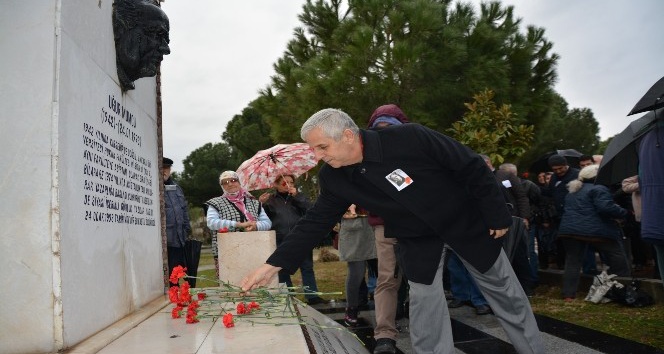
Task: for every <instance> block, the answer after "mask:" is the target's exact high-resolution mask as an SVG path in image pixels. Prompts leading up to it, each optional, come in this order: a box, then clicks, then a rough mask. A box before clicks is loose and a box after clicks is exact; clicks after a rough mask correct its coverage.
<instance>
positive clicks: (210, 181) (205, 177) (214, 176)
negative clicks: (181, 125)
mask: <svg viewBox="0 0 664 354" xmlns="http://www.w3.org/2000/svg"><path fill="white" fill-rule="evenodd" d="M183 163H184V170H183V171H182V173H181V174H180V175H179V176H178V182H179V184H180V186H181V187H182V189H184V191H185V196H186V198H187V201H188V202H189V203H190V204H191V205H194V206H201V205H203V203H204V202H205V201H207V200H208V199H210V198H213V197H215V196H218V195H220V194H221V187H220V186H219V175H220V174H221V172H223V171H225V170H235V169H236V168H237V166H238V159H237V158H236V157H234V153H233V151H232V150H231V148H230V147H229V146H228V144H226V143H216V144H212V143H207V144H205V145H203V146H201V147H199V148H198V149H196V150H194V151H193V152H191V154H189V156H187V158H185V159H184V161H183Z"/></svg>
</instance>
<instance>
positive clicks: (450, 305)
mask: <svg viewBox="0 0 664 354" xmlns="http://www.w3.org/2000/svg"><path fill="white" fill-rule="evenodd" d="M465 305H470V302H468V301H465V300H457V299H454V300H452V301H450V302H448V303H447V307H448V308H451V309H455V308H457V307H461V306H465Z"/></svg>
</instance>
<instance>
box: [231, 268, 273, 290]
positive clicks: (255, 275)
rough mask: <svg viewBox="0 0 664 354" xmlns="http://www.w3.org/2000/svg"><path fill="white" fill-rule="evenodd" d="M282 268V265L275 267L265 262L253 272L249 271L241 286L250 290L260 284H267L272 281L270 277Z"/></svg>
mask: <svg viewBox="0 0 664 354" xmlns="http://www.w3.org/2000/svg"><path fill="white" fill-rule="evenodd" d="M279 270H281V267H275V266H273V265H269V264H263V265H262V266H260V267H258V268H256V269H255V270H254V271H253V272H251V273H249V275H247V276H246V277H244V278H242V281H241V282H240V286H241V287H242V291H250V290H252V289H256V288H258V287H259V286H265V285H267V284H268V283H269V282H270V279H272V277H273V276H274V275H275V274H277V273H278V272H279Z"/></svg>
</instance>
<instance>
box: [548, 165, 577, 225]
mask: <svg viewBox="0 0 664 354" xmlns="http://www.w3.org/2000/svg"><path fill="white" fill-rule="evenodd" d="M577 178H579V169H578V168H573V167H570V168H568V169H567V172H566V173H565V174H564V175H563V176H562V177H558V175H557V174H555V173H554V174H553V176H551V181H550V182H549V187H548V188H547V189H546V190H543V191H542V194H544V195H546V196H549V197H552V198H553V203H554V206H555V207H556V212H557V213H558V215H557V219H558V220H560V218H561V217H562V216H563V212H564V211H565V197H566V196H567V193H569V191H568V190H567V183H569V182H571V181H574V180H576V179H577Z"/></svg>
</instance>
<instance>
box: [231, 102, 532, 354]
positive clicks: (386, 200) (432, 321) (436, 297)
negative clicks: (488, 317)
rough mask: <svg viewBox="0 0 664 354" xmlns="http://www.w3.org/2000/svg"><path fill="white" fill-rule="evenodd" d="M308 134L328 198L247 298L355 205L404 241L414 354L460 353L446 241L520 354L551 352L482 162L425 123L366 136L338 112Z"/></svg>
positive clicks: (251, 278)
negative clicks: (446, 275)
mask: <svg viewBox="0 0 664 354" xmlns="http://www.w3.org/2000/svg"><path fill="white" fill-rule="evenodd" d="M301 137H302V138H303V139H304V140H305V141H306V142H307V143H308V144H309V145H310V146H311V147H312V148H313V149H314V152H315V154H316V156H317V157H318V158H320V159H322V160H323V161H324V162H325V165H324V166H322V168H321V169H320V172H319V183H320V195H319V197H318V199H317V201H316V203H315V204H314V206H313V207H312V208H311V209H309V210H308V211H307V213H306V214H305V216H304V217H302V219H300V221H299V222H298V223H297V225H296V226H295V227H294V228H293V230H292V231H291V232H290V233H289V235H288V236H287V237H286V239H285V241H284V242H283V243H282V244H281V245H280V246H279V247H278V248H277V250H276V251H275V252H274V253H273V254H272V255H271V256H270V257H269V258H268V260H267V261H266V264H264V265H262V266H260V267H258V268H257V269H255V270H254V271H253V272H251V273H250V274H248V275H247V276H246V277H245V278H244V279H243V280H242V282H241V284H240V285H241V286H242V288H243V289H244V290H245V291H248V290H251V289H255V288H256V287H258V286H262V285H265V284H267V282H268V281H269V279H270V278H271V277H272V276H274V275H275V274H276V273H277V272H278V271H279V270H280V269H282V268H283V269H286V270H288V271H289V272H291V273H292V272H294V271H295V269H297V267H298V266H299V264H300V263H301V262H302V259H304V257H305V256H306V255H307V253H308V252H310V251H311V249H312V248H313V247H315V246H316V245H317V244H318V242H319V241H320V240H321V239H322V238H323V237H324V236H325V235H326V234H327V231H328V230H329V229H331V228H332V227H333V226H334V224H335V223H336V221H337V220H339V219H340V218H341V216H342V214H343V213H344V212H345V210H346V209H347V208H348V206H349V205H350V204H353V203H357V204H359V205H362V206H363V207H365V208H367V209H368V210H371V211H372V212H375V213H376V215H380V216H381V217H383V218H384V220H385V234H386V235H396V236H397V239H398V249H397V256H398V258H399V261H400V264H401V265H402V268H403V271H404V273H405V274H406V277H407V278H408V283H409V285H410V335H411V343H412V346H413V349H414V351H415V352H418V353H425V352H426V353H445V354H448V353H453V352H454V342H453V340H452V328H451V323H450V317H449V312H448V309H447V305H446V302H445V296H444V290H443V284H442V272H443V267H444V264H443V262H442V260H443V254H444V246H445V244H447V245H449V247H451V248H452V249H454V251H455V252H456V253H457V254H458V255H459V256H460V258H461V259H462V261H463V262H464V265H465V266H466V267H467V268H468V270H469V271H470V272H471V274H472V275H473V277H474V279H475V280H476V282H477V283H478V286H479V287H480V289H481V290H482V292H483V293H484V295H485V297H486V298H487V300H488V301H489V304H490V305H491V307H492V308H493V310H494V313H495V315H496V317H498V319H499V320H500V322H501V324H502V326H503V328H504V329H505V331H506V333H507V335H508V337H509V338H510V340H511V342H512V344H513V345H514V347H515V348H516V349H517V351H518V352H519V353H543V352H544V345H543V342H542V339H541V334H540V333H539V330H538V328H537V323H536V322H535V317H534V315H533V313H532V309H531V308H530V304H529V302H528V298H527V297H526V294H525V293H524V291H523V289H522V288H521V286H520V285H519V282H518V280H517V279H516V276H515V275H514V271H513V270H512V268H511V266H510V264H509V260H508V259H507V256H506V255H505V253H504V252H503V250H502V240H501V239H500V238H501V237H502V236H504V235H505V233H506V232H507V228H508V227H509V226H510V225H511V224H512V218H511V215H510V212H509V211H508V210H507V206H506V205H505V201H504V199H503V195H502V192H501V191H500V189H499V187H498V184H497V183H496V180H495V178H494V176H493V174H492V173H491V171H490V170H489V169H488V168H486V164H485V163H484V161H483V160H482V158H481V157H480V156H479V155H477V154H476V153H475V152H473V151H472V150H470V149H469V148H467V147H465V146H463V145H461V144H460V143H459V142H457V141H455V140H453V139H451V138H449V137H447V136H445V135H443V134H440V133H438V132H436V131H433V130H430V129H428V128H425V127H423V126H421V125H418V124H404V125H398V126H392V127H387V128H384V129H381V130H377V131H372V130H360V129H359V128H358V127H357V125H356V124H355V122H353V120H352V119H351V118H350V117H349V116H348V115H347V114H346V113H344V112H342V111H340V110H337V109H324V110H322V111H320V112H317V113H316V114H314V115H313V116H311V117H310V118H309V119H308V120H307V121H306V122H305V123H304V125H303V126H302V129H301ZM395 174H396V175H398V176H400V177H401V178H400V179H399V180H398V181H397V179H396V178H394V175H395Z"/></svg>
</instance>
